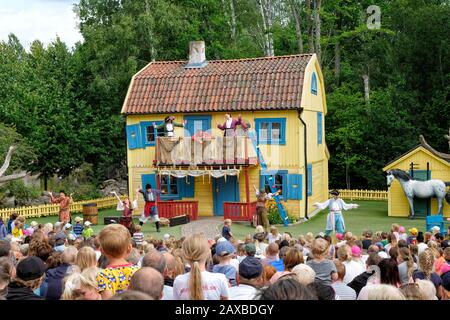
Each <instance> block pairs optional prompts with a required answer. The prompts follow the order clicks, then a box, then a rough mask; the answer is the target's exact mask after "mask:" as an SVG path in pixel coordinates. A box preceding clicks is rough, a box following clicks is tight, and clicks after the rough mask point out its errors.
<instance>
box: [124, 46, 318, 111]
mask: <svg viewBox="0 0 450 320" xmlns="http://www.w3.org/2000/svg"><path fill="white" fill-rule="evenodd" d="M311 57H312V54H303V55H292V56H279V57H264V58H254V59H240V60H217V61H209V62H208V64H207V65H206V66H205V67H203V68H197V69H187V68H184V66H185V65H186V63H187V61H157V62H153V63H150V64H149V65H148V66H146V67H145V68H144V69H143V70H141V71H140V72H139V73H137V74H136V76H135V78H134V81H133V82H132V87H131V88H130V90H129V94H128V96H127V100H126V101H125V103H124V106H123V109H122V113H124V114H147V113H177V112H202V111H204V112H211V111H238V110H239V111H244V110H248V111H251V110H279V109H296V108H300V102H301V98H302V86H303V78H304V72H305V68H306V65H307V64H308V62H309V61H310V60H311Z"/></svg>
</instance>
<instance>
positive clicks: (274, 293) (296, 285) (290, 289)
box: [256, 278, 318, 300]
mask: <svg viewBox="0 0 450 320" xmlns="http://www.w3.org/2000/svg"><path fill="white" fill-rule="evenodd" d="M256 299H257V300H318V298H317V295H315V293H314V291H313V290H311V289H310V288H309V287H307V286H305V285H303V284H301V283H300V282H298V281H297V280H296V279H294V278H286V279H280V280H279V281H277V282H275V283H274V284H273V285H271V286H268V287H265V288H263V289H262V290H261V291H260V292H259V294H258V295H257V297H256Z"/></svg>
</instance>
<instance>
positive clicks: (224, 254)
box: [212, 241, 237, 287]
mask: <svg viewBox="0 0 450 320" xmlns="http://www.w3.org/2000/svg"><path fill="white" fill-rule="evenodd" d="M234 252H235V250H234V247H233V245H232V244H231V243H230V242H229V241H222V242H219V243H218V244H217V246H216V256H217V259H218V260H219V264H216V265H215V266H214V267H213V269H212V272H213V273H223V274H224V275H225V276H226V277H227V279H228V281H229V282H230V285H231V286H232V287H234V286H236V285H237V282H236V279H237V270H236V268H235V267H234V266H233V265H232V264H231V259H232V255H233V253H234Z"/></svg>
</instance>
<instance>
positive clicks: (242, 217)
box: [223, 202, 256, 222]
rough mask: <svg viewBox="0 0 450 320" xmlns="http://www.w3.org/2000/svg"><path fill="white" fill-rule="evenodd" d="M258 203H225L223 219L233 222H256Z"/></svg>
mask: <svg viewBox="0 0 450 320" xmlns="http://www.w3.org/2000/svg"><path fill="white" fill-rule="evenodd" d="M255 216H256V202H224V203H223V218H224V219H231V220H232V221H250V222H252V221H254V217H255Z"/></svg>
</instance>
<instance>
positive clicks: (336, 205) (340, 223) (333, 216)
mask: <svg viewBox="0 0 450 320" xmlns="http://www.w3.org/2000/svg"><path fill="white" fill-rule="evenodd" d="M330 194H331V195H332V196H333V197H332V198H331V199H328V200H327V201H325V202H322V203H319V202H316V203H314V204H313V206H315V207H317V208H319V209H320V210H323V209H325V208H327V207H329V208H330V212H329V213H328V216H327V226H326V228H325V235H327V236H328V235H330V233H331V232H333V231H334V232H336V233H341V234H343V233H344V232H345V223H344V217H343V216H342V210H350V209H356V208H358V207H359V205H357V204H353V203H350V204H347V203H345V202H344V200H342V199H341V198H339V191H338V190H336V189H334V190H331V191H330Z"/></svg>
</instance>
